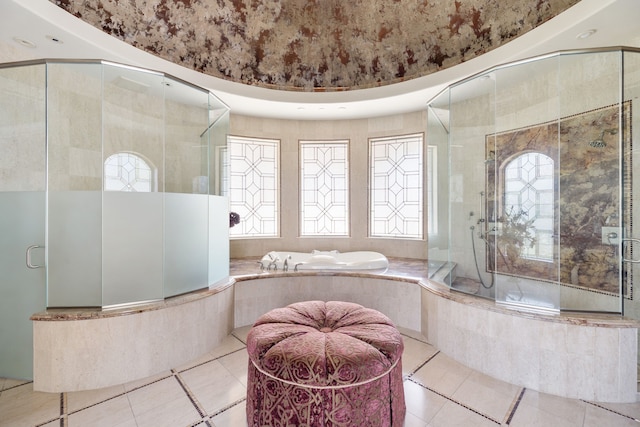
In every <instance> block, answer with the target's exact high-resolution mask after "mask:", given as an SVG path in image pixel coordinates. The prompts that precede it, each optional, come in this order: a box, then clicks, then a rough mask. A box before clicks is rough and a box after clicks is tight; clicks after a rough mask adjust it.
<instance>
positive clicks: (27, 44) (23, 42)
mask: <svg viewBox="0 0 640 427" xmlns="http://www.w3.org/2000/svg"><path fill="white" fill-rule="evenodd" d="M13 41H14V42H16V43H20V44H21V45H22V46H24V47H29V48H31V49H33V48H35V47H36V44H35V43H34V42H32V41H30V40H27V39H21V38H20V37H14V38H13Z"/></svg>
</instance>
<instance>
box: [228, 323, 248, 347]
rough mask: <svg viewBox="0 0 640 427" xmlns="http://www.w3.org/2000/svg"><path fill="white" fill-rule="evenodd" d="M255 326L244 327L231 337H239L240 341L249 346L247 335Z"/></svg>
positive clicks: (233, 332) (232, 333)
mask: <svg viewBox="0 0 640 427" xmlns="http://www.w3.org/2000/svg"><path fill="white" fill-rule="evenodd" d="M252 327H253V325H247V326H242V327H240V328H236V329H234V330H233V331H232V332H231V335H233V336H234V337H237V338H238V339H239V340H240V341H242V342H243V343H244V344H245V345H246V344H247V335H248V334H249V331H250V330H251V328H252Z"/></svg>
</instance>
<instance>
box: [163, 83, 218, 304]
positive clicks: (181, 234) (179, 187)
mask: <svg viewBox="0 0 640 427" xmlns="http://www.w3.org/2000/svg"><path fill="white" fill-rule="evenodd" d="M164 93H165V111H166V118H165V138H166V139H165V170H166V172H165V197H164V236H165V238H164V256H165V262H164V295H165V297H170V296H174V295H179V294H182V293H186V292H189V291H193V290H196V289H201V288H205V287H207V286H208V285H209V283H208V264H209V233H208V226H209V144H208V141H203V140H202V139H201V137H200V135H202V134H203V133H205V132H206V131H207V129H208V127H209V95H208V93H207V92H204V91H202V90H200V89H196V88H194V87H192V86H190V85H187V84H185V83H182V82H178V81H175V80H171V79H165V82H164Z"/></svg>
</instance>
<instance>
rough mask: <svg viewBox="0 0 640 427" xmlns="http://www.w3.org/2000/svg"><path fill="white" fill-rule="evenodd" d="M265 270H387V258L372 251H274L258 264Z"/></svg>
mask: <svg viewBox="0 0 640 427" xmlns="http://www.w3.org/2000/svg"><path fill="white" fill-rule="evenodd" d="M258 263H259V264H260V268H261V269H263V270H284V271H287V270H289V271H291V270H293V271H302V270H351V271H352V270H386V269H387V267H389V260H388V259H387V257H385V256H384V255H382V254H381V253H378V252H371V251H354V252H338V251H312V252H311V253H306V252H289V251H279V252H276V251H272V252H269V253H268V254H266V255H265V256H263V257H262V259H261V260H260V261H259V262H258Z"/></svg>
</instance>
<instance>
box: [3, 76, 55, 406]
mask: <svg viewBox="0 0 640 427" xmlns="http://www.w3.org/2000/svg"><path fill="white" fill-rule="evenodd" d="M0 153H2V154H1V155H0V171H2V173H0V236H1V237H0V273H1V274H0V377H7V378H19V379H31V378H33V330H32V327H31V320H29V319H30V317H31V315H32V314H34V313H36V312H38V311H42V310H44V308H45V295H46V289H45V269H44V268H43V267H38V268H28V267H27V257H26V254H27V249H28V248H29V247H32V249H31V250H30V251H29V252H30V255H31V263H32V266H36V265H37V266H44V263H45V259H44V257H45V253H44V245H45V232H44V228H45V191H44V190H45V124H44V66H42V65H37V66H25V67H18V68H14V69H0ZM34 245H37V246H38V247H37V248H36V247H33V246H34ZM0 418H1V416H0Z"/></svg>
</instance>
